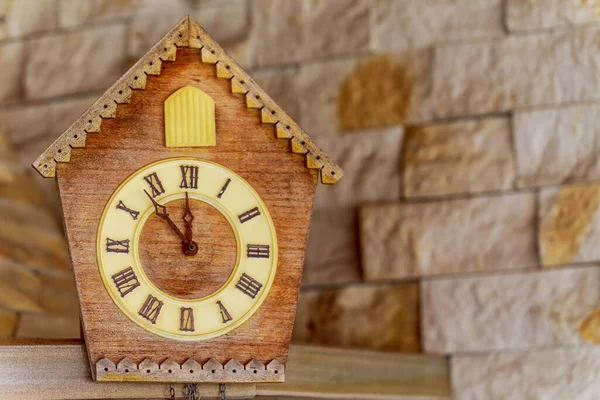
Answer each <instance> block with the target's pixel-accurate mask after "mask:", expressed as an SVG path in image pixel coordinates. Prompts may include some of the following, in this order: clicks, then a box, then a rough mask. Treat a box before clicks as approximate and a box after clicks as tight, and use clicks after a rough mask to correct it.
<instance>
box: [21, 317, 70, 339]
mask: <svg viewBox="0 0 600 400" xmlns="http://www.w3.org/2000/svg"><path fill="white" fill-rule="evenodd" d="M16 337H18V338H23V339H34V338H42V339H79V338H80V337H81V326H80V324H79V318H73V317H66V316H62V315H53V314H44V313H22V314H21V319H20V321H19V328H18V330H17V334H16Z"/></svg>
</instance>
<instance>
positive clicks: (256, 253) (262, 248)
mask: <svg viewBox="0 0 600 400" xmlns="http://www.w3.org/2000/svg"><path fill="white" fill-rule="evenodd" d="M270 253H271V248H270V247H269V245H268V244H249V245H248V253H247V254H248V258H269V255H270Z"/></svg>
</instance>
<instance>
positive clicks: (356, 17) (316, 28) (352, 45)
mask: <svg viewBox="0 0 600 400" xmlns="http://www.w3.org/2000/svg"><path fill="white" fill-rule="evenodd" d="M308 6H309V9H308V11H307V12H308V21H307V22H306V24H305V25H304V26H303V29H304V37H305V38H307V41H306V50H305V51H306V58H307V59H315V58H327V57H332V56H340V55H345V54H359V53H362V52H365V51H366V50H367V49H368V46H369V38H370V33H369V14H370V8H371V7H372V4H371V3H370V2H368V1H364V0H325V1H323V0H308Z"/></svg>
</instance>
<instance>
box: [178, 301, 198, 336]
mask: <svg viewBox="0 0 600 400" xmlns="http://www.w3.org/2000/svg"><path fill="white" fill-rule="evenodd" d="M179 330H180V331H183V332H194V330H195V328H194V310H193V309H192V308H190V307H181V319H180V322H179Z"/></svg>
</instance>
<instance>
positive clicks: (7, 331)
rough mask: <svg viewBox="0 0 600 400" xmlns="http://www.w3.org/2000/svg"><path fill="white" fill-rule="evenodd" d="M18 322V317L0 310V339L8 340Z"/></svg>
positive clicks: (10, 312) (15, 314) (13, 313)
mask: <svg viewBox="0 0 600 400" xmlns="http://www.w3.org/2000/svg"><path fill="white" fill-rule="evenodd" d="M18 322H19V316H18V314H17V313H15V312H12V311H5V310H0V339H6V338H10V337H12V336H13V335H14V333H15V330H16V328H17V323H18Z"/></svg>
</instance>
